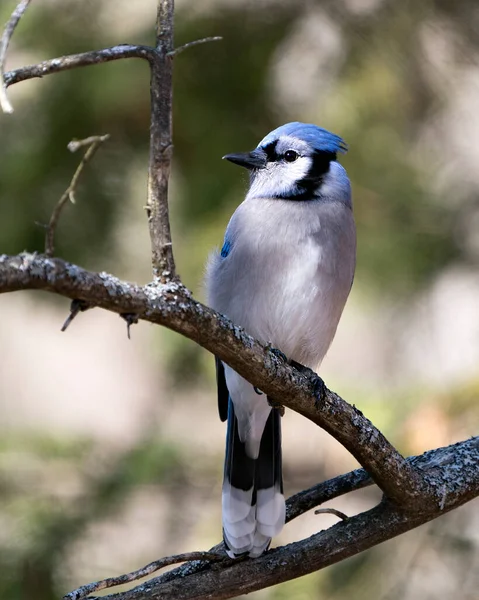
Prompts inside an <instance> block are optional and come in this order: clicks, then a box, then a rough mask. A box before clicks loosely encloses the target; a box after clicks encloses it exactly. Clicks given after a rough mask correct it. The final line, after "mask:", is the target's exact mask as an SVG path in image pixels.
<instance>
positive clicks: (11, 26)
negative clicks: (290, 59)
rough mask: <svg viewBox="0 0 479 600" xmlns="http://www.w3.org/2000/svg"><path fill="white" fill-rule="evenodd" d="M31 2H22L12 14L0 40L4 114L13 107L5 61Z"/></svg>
mask: <svg viewBox="0 0 479 600" xmlns="http://www.w3.org/2000/svg"><path fill="white" fill-rule="evenodd" d="M30 2H31V0H21V2H19V3H18V4H17V7H16V8H15V10H14V11H13V13H12V16H11V17H10V19H9V21H8V23H7V24H6V25H5V29H4V30H3V34H2V39H1V40H0V78H1V81H0V107H1V108H2V110H3V112H4V113H12V112H13V106H12V105H11V104H10V101H9V99H8V96H7V86H6V85H5V82H4V78H3V74H4V73H5V59H6V57H7V50H8V46H9V45H10V40H11V39H12V35H13V32H14V31H15V28H16V27H17V25H18V22H19V21H20V19H21V18H22V15H23V13H24V12H25V11H26V10H27V8H28V5H29V4H30Z"/></svg>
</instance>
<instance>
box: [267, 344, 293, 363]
mask: <svg viewBox="0 0 479 600" xmlns="http://www.w3.org/2000/svg"><path fill="white" fill-rule="evenodd" d="M268 350H269V351H270V352H271V353H272V354H274V355H275V356H276V358H279V359H280V360H282V361H283V362H285V363H287V362H288V357H287V356H286V354H284V352H281V350H278V348H273V346H272V345H271V344H268Z"/></svg>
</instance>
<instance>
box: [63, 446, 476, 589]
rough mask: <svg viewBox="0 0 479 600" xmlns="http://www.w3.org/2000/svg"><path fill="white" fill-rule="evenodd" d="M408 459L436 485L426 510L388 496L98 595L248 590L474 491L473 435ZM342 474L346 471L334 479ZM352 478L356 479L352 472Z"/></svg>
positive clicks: (357, 548) (371, 541) (352, 549)
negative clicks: (291, 534) (252, 547)
mask: <svg viewBox="0 0 479 600" xmlns="http://www.w3.org/2000/svg"><path fill="white" fill-rule="evenodd" d="M410 462H413V463H416V465H417V466H418V467H420V468H421V469H424V470H425V471H426V472H428V473H429V480H430V482H431V485H433V486H434V487H435V488H436V489H438V490H440V493H441V496H442V502H441V505H437V504H431V505H430V507H429V510H428V511H425V512H421V513H411V512H407V511H404V510H401V508H399V507H397V506H396V505H394V504H393V503H391V502H389V501H383V502H382V503H380V504H379V505H378V506H376V507H375V508H373V509H371V510H369V511H366V512H364V513H361V514H359V515H355V516H353V517H350V518H348V519H347V520H344V521H341V522H339V523H337V524H336V525H334V526H333V527H331V528H329V529H327V530H325V531H320V532H319V533H316V534H314V535H312V536H311V537H310V538H308V539H305V540H302V541H300V542H295V543H293V544H288V545H287V546H282V547H280V548H275V549H273V550H270V551H269V552H267V553H265V554H264V555H262V556H260V557H259V558H257V559H255V560H244V561H231V560H229V559H225V560H223V561H220V562H216V561H215V562H213V563H212V562H209V561H203V560H202V561H195V562H192V563H188V564H186V565H183V566H181V567H178V568H176V569H173V570H172V571H169V572H168V573H164V574H162V575H160V576H158V577H156V578H154V579H152V580H150V581H148V582H146V583H144V584H142V585H141V586H138V587H135V588H134V589H132V590H128V591H126V592H121V593H119V594H113V595H109V596H105V597H104V598H105V599H107V600H160V599H161V600H173V599H174V600H193V599H195V600H199V599H200V598H211V599H214V600H223V599H226V598H233V597H236V596H238V595H241V594H248V593H250V592H253V591H256V590H259V589H263V588H265V587H268V586H271V585H276V584H278V583H282V582H284V581H289V580H290V579H294V578H296V577H301V576H303V575H306V574H308V573H312V572H313V571H318V570H319V569H322V568H324V567H327V566H329V565H332V564H335V563H337V562H340V561H341V560H344V559H345V558H348V557H350V556H354V555H355V554H358V553H359V552H362V551H363V550H367V549H368V548H371V547H373V546H375V545H377V544H379V543H381V542H383V541H385V540H388V539H391V538H393V537H396V536H398V535H400V534H401V533H404V532H406V531H409V530H411V529H414V528H415V527H418V526H419V525H422V524H423V523H427V522H428V521H431V520H432V519H435V518H437V517H439V516H441V515H443V514H445V513H447V512H449V511H451V510H453V509H455V508H458V507H459V506H461V505H462V504H464V503H466V502H468V501H470V500H472V499H473V498H476V497H477V496H479V438H477V437H476V438H471V439H469V440H466V441H464V442H460V443H458V444H454V445H452V446H448V447H446V448H439V449H437V450H432V451H429V452H426V453H425V454H423V455H422V456H419V457H414V458H411V459H410ZM351 475H352V474H348V476H351ZM344 477H346V476H342V477H341V478H337V479H342V478H344ZM349 480H351V478H350V477H349ZM356 480H357V481H359V479H357V478H356ZM333 481H334V480H333ZM321 486H326V489H328V490H331V489H332V486H331V483H330V482H326V483H325V484H320V486H318V488H319V487H321ZM340 488H341V485H337V486H336V489H337V490H339V489H340ZM338 495H339V494H338ZM326 496H327V497H326ZM296 498H297V497H296ZM326 499H331V496H330V492H326V494H325V500H326ZM325 500H324V501H325ZM296 501H297V500H295V497H294V496H293V497H292V498H290V499H289V500H288V508H289V509H290V512H291V508H292V504H293V503H294V502H296ZM298 514H299V512H298ZM296 516H297V515H296ZM213 551H214V552H215V554H216V553H217V552H218V548H217V547H216V548H214V549H213ZM215 558H216V556H215ZM67 597H68V596H67Z"/></svg>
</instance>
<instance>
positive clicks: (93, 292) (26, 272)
mask: <svg viewBox="0 0 479 600" xmlns="http://www.w3.org/2000/svg"><path fill="white" fill-rule="evenodd" d="M21 289H41V290H45V291H50V292H54V293H57V294H60V295H62V296H66V297H67V298H70V299H77V300H83V301H85V302H87V303H88V305H90V306H98V307H100V308H104V309H107V310H110V311H113V312H116V313H119V314H121V313H132V314H135V315H137V317H138V318H139V319H142V320H146V321H149V322H151V323H157V324H159V325H163V326H165V327H168V328H169V329H172V330H173V331H176V332H178V333H181V334H182V335H184V336H186V337H188V338H190V339H192V340H193V341H195V342H197V343H198V344H200V345H201V346H203V347H204V348H206V349H207V350H209V351H210V352H212V353H213V354H215V355H216V356H218V357H219V358H220V359H221V360H224V361H225V362H226V363H228V364H229V365H230V366H231V367H232V368H233V369H234V370H235V371H237V372H238V373H239V374H240V375H241V376H243V377H245V378H246V379H247V380H248V381H250V382H251V383H252V384H253V385H255V386H256V387H258V388H259V389H261V390H262V391H263V392H265V393H266V394H267V395H268V396H270V397H271V398H273V399H274V400H276V401H278V402H279V403H281V404H283V405H284V406H287V407H288V408H291V409H292V410H295V411H296V412H299V413H300V414H302V415H304V416H305V417H307V418H308V419H310V420H311V421H313V422H314V423H316V424H317V425H319V426H320V427H322V428H323V429H325V430H326V431H327V432H328V433H330V434H331V435H332V436H333V437H334V438H336V439H337V440H338V441H339V442H340V443H341V444H342V445H343V446H345V447H346V448H347V449H348V450H349V451H350V452H351V454H353V456H354V457H355V458H356V459H357V460H358V462H359V463H360V464H361V465H362V466H363V467H364V468H365V469H366V470H367V471H368V472H369V473H370V475H371V477H372V478H373V480H374V481H375V482H376V483H377V484H378V485H379V487H380V488H381V489H382V490H383V491H384V493H385V494H386V496H387V497H388V498H389V499H390V500H392V501H393V502H396V503H397V504H398V505H401V506H402V507H403V508H404V509H410V510H412V511H421V510H425V511H427V510H429V508H430V504H431V503H438V502H440V498H439V496H438V495H437V493H436V491H435V490H434V489H433V488H432V487H431V486H430V485H429V483H428V482H427V481H426V479H424V478H423V477H422V476H421V474H420V473H419V471H417V470H416V469H415V468H414V467H413V466H412V465H411V464H409V463H407V462H406V461H405V460H404V458H403V457H402V456H401V455H400V454H399V452H397V450H395V448H394V447H393V446H392V445H391V444H390V443H389V442H388V441H387V439H386V438H385V437H384V436H383V435H382V433H381V432H380V431H378V429H376V428H375V427H374V425H373V424H372V423H371V422H370V421H369V420H368V419H367V418H366V417H364V415H363V414H362V413H361V411H359V410H358V409H357V408H356V407H355V406H351V405H350V404H348V403H347V402H345V401H344V400H342V399H341V398H340V397H339V396H338V395H337V394H335V393H334V392H331V391H329V390H327V389H326V388H324V389H323V390H322V393H321V396H320V397H319V398H318V397H317V396H316V394H317V389H318V380H319V378H318V376H317V375H316V374H315V373H313V372H312V371H309V370H308V371H307V372H300V371H298V370H297V369H295V368H294V367H292V366H291V365H289V364H287V363H285V362H284V361H283V360H282V359H281V358H280V357H279V356H278V354H277V353H275V352H273V351H272V350H271V348H270V347H268V346H264V345H263V344H261V343H260V342H258V341H256V340H254V339H253V338H252V337H251V336H249V335H248V334H247V333H246V332H245V331H244V330H243V329H242V328H241V327H237V326H235V325H234V324H233V323H232V322H231V321H230V320H229V319H227V318H226V317H224V316H223V315H220V314H218V313H216V312H215V311H213V310H211V309H210V308H208V307H206V306H204V305H203V304H200V303H199V302H196V301H195V300H194V299H193V298H192V297H191V293H190V292H189V291H188V290H187V289H186V288H185V287H184V286H183V285H182V284H181V283H179V282H176V281H171V282H169V283H168V284H155V283H153V284H149V285H146V286H144V287H140V286H138V285H136V284H132V283H128V282H124V281H120V280H119V279H117V278H116V277H113V276H112V275H109V274H107V273H92V272H89V271H86V270H84V269H81V268H80V267H78V266H76V265H73V264H71V263H67V262H65V261H63V260H61V259H59V258H45V257H43V256H38V255H33V254H26V253H24V254H21V255H18V256H6V255H2V256H0V293H3V292H11V291H16V290H21ZM319 381H320V380H319Z"/></svg>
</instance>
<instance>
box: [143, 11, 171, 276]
mask: <svg viewBox="0 0 479 600" xmlns="http://www.w3.org/2000/svg"><path fill="white" fill-rule="evenodd" d="M173 13H174V2H173V0H159V2H158V12H157V19H156V49H155V51H154V52H153V53H152V55H151V60H150V67H151V85H150V92H151V120H150V164H149V170H148V199H147V206H146V211H147V215H148V224H149V228H150V239H151V252H152V263H153V275H154V277H158V278H159V279H160V281H162V282H163V283H165V282H166V281H169V280H170V279H174V278H175V277H176V270H175V261H174V258H173V248H172V244H171V231H170V219H169V215H168V180H169V177H170V168H171V154H172V150H173V141H172V98H173V59H172V57H171V55H170V54H171V52H173V51H174V48H173Z"/></svg>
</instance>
